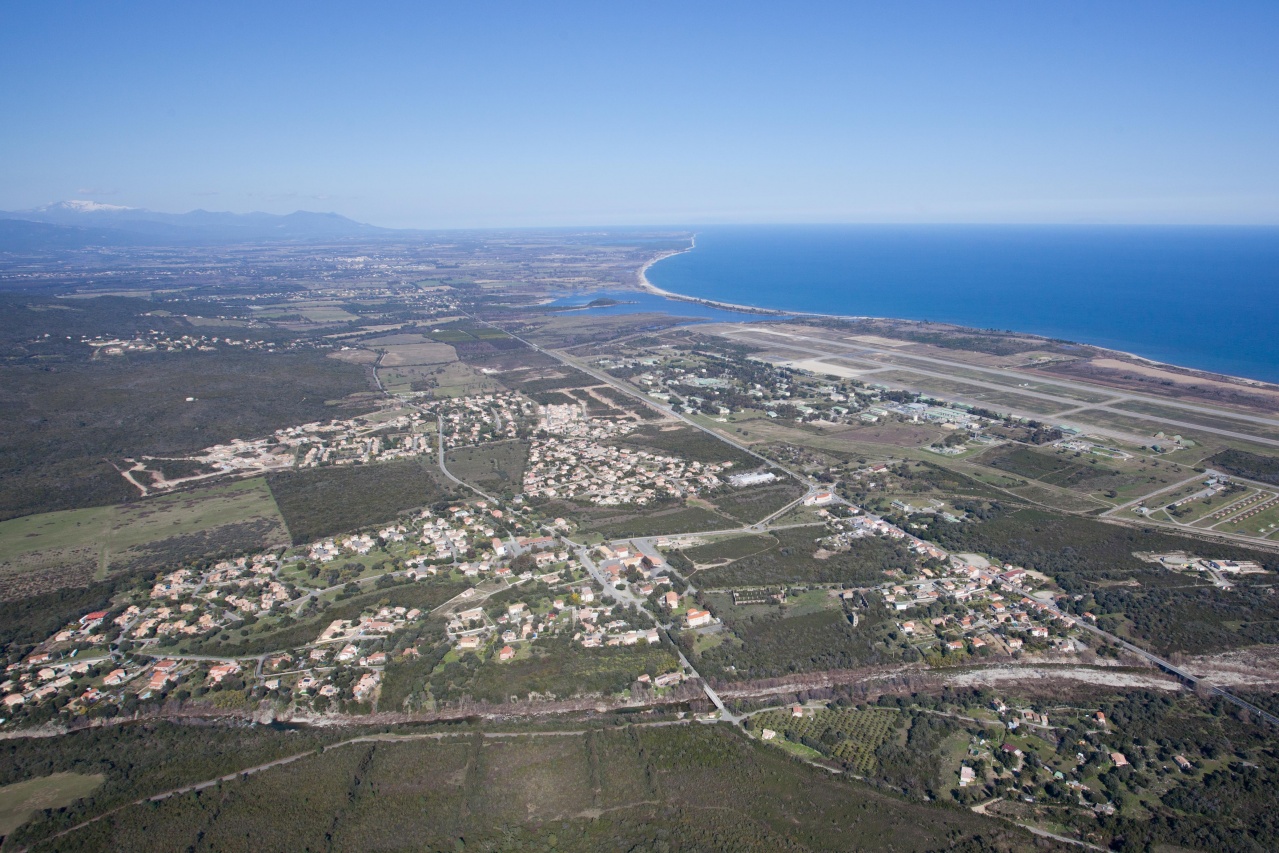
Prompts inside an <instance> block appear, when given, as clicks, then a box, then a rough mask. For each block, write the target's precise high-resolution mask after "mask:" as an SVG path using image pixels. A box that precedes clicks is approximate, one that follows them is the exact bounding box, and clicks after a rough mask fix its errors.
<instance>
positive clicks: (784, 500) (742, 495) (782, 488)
mask: <svg viewBox="0 0 1279 853" xmlns="http://www.w3.org/2000/svg"><path fill="white" fill-rule="evenodd" d="M806 491H807V490H806V489H805V488H804V486H803V485H801V484H800V483H797V482H795V481H794V480H792V479H791V478H790V477H785V476H783V479H782V481H781V482H777V483H769V484H766V485H762V486H747V487H745V488H742V489H738V488H734V487H733V486H725V487H722V488H720V489H718V490H717V491H715V493H713V494H712V495H710V496H709V497H710V500H711V501H712V502H714V504H715V509H716V510H717V511H718V512H720V513H723V514H724V515H726V516H728V517H729V518H732V519H735V520H736V521H740V522H742V523H743V524H752V523H754V522H757V521H760V520H762V519H764V518H767V517H768V516H770V515H772V514H773V513H775V512H777V511H778V510H780V509H782V508H784V507H785V506H786V505H787V504H790V503H793V502H795V501H797V500H799V499H800V498H802V497H803V496H804V493H805V492H806Z"/></svg>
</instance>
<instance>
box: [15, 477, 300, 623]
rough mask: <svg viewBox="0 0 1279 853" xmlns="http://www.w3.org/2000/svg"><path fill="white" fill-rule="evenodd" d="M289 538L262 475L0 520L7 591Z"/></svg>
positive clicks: (66, 582)
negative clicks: (132, 500) (130, 500)
mask: <svg viewBox="0 0 1279 853" xmlns="http://www.w3.org/2000/svg"><path fill="white" fill-rule="evenodd" d="M287 541H288V534H287V532H286V530H285V527H284V519H283V518H282V517H281V515H280V512H279V510H278V509H277V508H276V505H275V500H274V499H273V498H272V496H271V491H270V489H268V488H267V485H266V481H265V480H264V479H263V478H261V477H255V478H253V479H249V480H238V481H234V482H228V483H220V484H217V485H212V486H204V487H201V488H196V489H192V490H191V491H187V492H180V493H177V494H169V495H160V496H157V497H153V498H147V499H145V500H141V501H138V502H136V503H130V504H120V505H117V506H107V507H96V508H93V509H74V510H63V511H60V512H49V513H42V514H40V515H29V516H24V517H22V518H15V519H10V520H9V521H5V522H0V598H15V597H19V596H21V595H23V594H26V593H27V592H33V591H48V590H50V589H57V588H58V587H59V586H83V585H84V584H85V583H87V582H88V581H89V580H91V579H93V578H97V579H102V578H104V577H106V576H107V575H109V574H111V573H113V572H117V571H126V570H138V569H147V568H159V567H162V566H164V565H166V564H168V563H171V562H180V561H182V560H188V559H191V558H195V557H208V556H213V555H217V554H233V553H241V552H244V551H250V550H255V549H261V548H270V547H273V546H276V545H282V544H285V543H286V542H287Z"/></svg>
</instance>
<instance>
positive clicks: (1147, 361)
mask: <svg viewBox="0 0 1279 853" xmlns="http://www.w3.org/2000/svg"><path fill="white" fill-rule="evenodd" d="M696 248H697V235H696V234H693V236H692V237H691V238H689V245H688V247H687V248H684V249H678V250H676V251H673V252H665V253H663V254H661V255H658V256H657V257H655V258H652V259H651V260H649V261H647V262H645V263H644V265H643V266H641V267H640V268H639V271H638V272H637V273H636V283H637V286H638V288H639V289H640V290H642V291H644V292H646V293H651V294H653V295H655V296H661V297H663V298H665V299H670V300H672V301H675V302H689V303H692V304H694V305H706V306H709V307H711V308H719V309H721V310H724V311H734V312H736V313H739V314H755V315H759V316H764V317H783V318H808V317H812V318H820V319H826V320H844V321H848V320H854V321H855V320H880V321H885V322H892V323H906V324H909V325H912V326H915V325H918V326H923V325H925V324H924V323H923V322H922V321H919V320H907V319H903V318H899V317H872V316H870V315H866V314H824V313H817V312H813V311H783V310H781V309H777V308H758V307H755V306H753V305H739V304H737V303H734V302H724V301H721V300H716V299H703V298H701V297H697V296H688V295H686V294H683V293H675V292H673V291H670V290H665V289H663V288H660V287H658V286H657V285H655V284H653V283H652V282H651V281H649V279H648V270H649V268H650V267H652V266H653V265H654V264H656V263H658V262H659V261H664V260H666V259H667V258H673V257H675V256H676V255H682V254H684V253H685V252H691V251H693V250H694V249H696ZM929 325H931V326H937V325H945V326H949V327H951V328H953V329H956V330H964V331H974V332H980V331H982V330H980V329H973V328H971V327H968V326H961V325H958V324H954V323H943V324H938V323H932V324H929ZM1013 334H1014V335H1016V336H1018V337H1024V338H1032V339H1036V340H1041V341H1044V342H1045V343H1053V342H1055V343H1067V344H1071V345H1073V346H1083V347H1090V348H1091V349H1093V350H1096V351H1097V352H1098V353H1105V354H1109V355H1115V356H1120V357H1122V358H1124V359H1129V360H1131V361H1134V362H1137V363H1139V364H1144V365H1149V366H1151V367H1156V368H1164V369H1169V370H1173V371H1177V372H1179V373H1182V375H1187V374H1192V375H1197V376H1202V377H1204V378H1212V379H1220V380H1228V381H1229V382H1230V384H1238V385H1241V386H1243V387H1246V388H1248V387H1251V388H1262V389H1273V390H1279V383H1275V382H1266V381H1265V380H1261V379H1253V378H1251V377H1247V376H1235V375H1233V374H1230V373H1219V372H1217V371H1213V370H1204V369H1203V368H1199V367H1187V366H1185V365H1182V364H1174V363H1172V362H1168V361H1159V360H1157V359H1153V358H1148V357H1146V356H1144V355H1138V354H1137V353H1132V352H1127V351H1125V350H1119V349H1114V348H1112V347H1105V346H1100V345H1098V344H1090V343H1085V342H1083V341H1067V340H1064V339H1062V340H1059V339H1055V338H1047V337H1044V336H1043V335H1039V334H1035V333H1034V332H1013Z"/></svg>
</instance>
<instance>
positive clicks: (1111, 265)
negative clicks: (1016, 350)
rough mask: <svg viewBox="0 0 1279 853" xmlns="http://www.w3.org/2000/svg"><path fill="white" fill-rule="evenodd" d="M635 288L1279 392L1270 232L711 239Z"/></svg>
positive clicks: (878, 229) (850, 229) (1099, 230)
mask: <svg viewBox="0 0 1279 853" xmlns="http://www.w3.org/2000/svg"><path fill="white" fill-rule="evenodd" d="M648 279H649V281H651V282H652V283H653V284H655V285H657V286H658V287H661V288H663V289H664V290H669V291H672V292H674V293H680V294H684V295H687V296H695V297H700V298H703V299H712V300H719V301H725V302H733V303H737V304H741V305H751V306H755V307H762V308H777V309H782V310H786V311H796V312H816V313H825V314H846V315H859V316H873V317H901V318H906V319H912V320H933V321H938V322H948V323H958V324H961V325H965V326H972V327H976V328H994V329H1011V330H1014V331H1018V332H1033V333H1035V334H1039V335H1046V336H1048V337H1052V338H1061V339H1065V340H1070V341H1076V342H1082V343H1090V344H1097V345H1100V346H1105V347H1111V348H1114V349H1119V350H1125V351H1127V352H1133V353H1137V354H1138V355H1142V356H1146V357H1147V358H1153V359H1157V360H1159V361H1165V362H1170V363H1173V364H1180V365H1185V366H1187V367H1196V368H1201V369H1205V370H1214V371H1218V372H1221V373H1229V374H1233V375H1238V376H1247V377H1251V378H1254V379H1262V380H1268V381H1273V382H1279V228H1273V227H1266V228H1263V227H1257V228H1227V227H1220V228H1218V227H1195V228H1190V227H1184V228H1183V227H1120V226H1114V227H1084V226H1080V227H1070V226H1051V227H1049V226H1024V227H1023V226H860V225H859V226H719V227H707V228H701V229H697V245H696V248H695V249H693V251H691V252H685V253H683V254H680V255H675V256H672V257H670V258H667V259H665V260H662V261H659V262H658V263H656V264H654V265H653V266H652V267H650V268H649V271H648ZM624 298H632V299H633V298H634V296H633V295H632V296H630V297H624ZM631 310H634V308H632V309H631ZM668 310H671V311H672V312H673V313H681V314H685V315H689V314H691V313H692V312H691V311H690V310H689V309H688V308H686V307H685V306H683V305H679V304H674V305H671V306H670V308H669V309H668ZM708 319H709V318H708ZM738 319H740V315H739V316H738Z"/></svg>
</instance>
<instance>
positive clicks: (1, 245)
mask: <svg viewBox="0 0 1279 853" xmlns="http://www.w3.org/2000/svg"><path fill="white" fill-rule="evenodd" d="M406 233H408V232H404V231H396V230H393V229H390V228H378V227H377V226H375V225H366V224H364V223H362V222H356V221H355V220H353V219H347V218H346V217H345V216H340V215H338V214H336V213H311V212H309V211H305V210H299V211H296V212H294V213H289V214H286V215H277V214H273V213H217V212H212V211H208V210H193V211H191V212H190V213H159V212H156V211H153V210H145V209H143V208H139V207H123V206H120V205H114V204H101V203H99V202H95V201H84V200H72V201H60V202H57V203H55V204H47V205H45V206H43V207H37V208H35V209H33V210H16V211H8V212H6V211H0V251H26V250H38V249H74V248H83V247H87V246H174V245H177V246H181V245H200V244H209V243H264V242H307V241H315V240H340V239H346V238H351V237H391V236H396V235H403V234H406Z"/></svg>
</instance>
